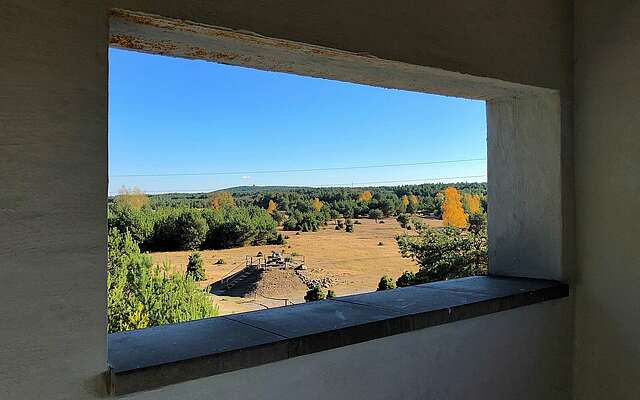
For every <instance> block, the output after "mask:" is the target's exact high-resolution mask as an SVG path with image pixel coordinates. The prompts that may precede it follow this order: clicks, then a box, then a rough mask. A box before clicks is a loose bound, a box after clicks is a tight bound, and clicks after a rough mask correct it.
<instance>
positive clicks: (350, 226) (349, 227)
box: [344, 219, 353, 233]
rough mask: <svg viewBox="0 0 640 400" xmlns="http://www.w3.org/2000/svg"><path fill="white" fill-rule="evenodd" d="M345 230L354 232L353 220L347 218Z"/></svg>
mask: <svg viewBox="0 0 640 400" xmlns="http://www.w3.org/2000/svg"><path fill="white" fill-rule="evenodd" d="M344 230H345V231H346V232H349V233H353V221H351V220H350V219H347V220H346V221H345V224H344Z"/></svg>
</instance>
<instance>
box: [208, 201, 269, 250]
mask: <svg viewBox="0 0 640 400" xmlns="http://www.w3.org/2000/svg"><path fill="white" fill-rule="evenodd" d="M203 217H204V218H205V219H206V221H207V225H208V226H209V233H208V235H207V240H206V242H205V244H204V246H205V247H206V248H212V249H227V248H232V247H241V246H245V245H247V244H253V245H259V244H266V243H272V242H273V241H274V240H277V238H276V228H277V226H278V224H277V223H276V221H275V220H274V219H273V218H271V215H269V213H268V212H267V211H266V210H265V209H263V208H260V207H255V206H250V207H233V208H232V207H223V208H220V209H217V210H211V209H207V210H204V211H203Z"/></svg>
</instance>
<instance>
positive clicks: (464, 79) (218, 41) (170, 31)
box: [110, 9, 557, 100]
mask: <svg viewBox="0 0 640 400" xmlns="http://www.w3.org/2000/svg"><path fill="white" fill-rule="evenodd" d="M110 28H111V30H110V45H111V47H114V48H122V49H130V50H135V51H141V52H146V53H151V54H161V55H166V56H174V57H182V58H189V59H197V60H205V61H213V62H218V63H222V64H229V65H237V66H244V67H250V68H256V69H261V70H266V71H277V72H287V73H293V74H297V75H305V76H313V77H320V78H326V79H333V80H340V81H348V82H354V83H361V84H366V85H372V86H380V87H385V88H394V89H402V90H410V91H418V92H427V93H434V94H440V95H445V96H455V97H465V98H471V99H482V100H489V99H495V98H503V97H514V96H535V95H547V94H549V93H555V92H557V91H555V90H551V89H544V88H538V87H534V86H527V85H522V84H516V83H510V82H504V81H500V80H497V79H492V78H483V77H476V76H471V75H465V74H461V73H456V72H450V71H445V70H442V69H438V68H432V67H428V66H419V65H411V64H406V63H403V62H398V61H390V60H384V59H381V58H377V57H375V56H374V55H371V54H366V53H353V52H348V51H342V50H337V49H329V48H325V47H321V46H315V45H310V44H304V43H297V42H292V41H289V40H282V39H276V38H268V37H264V36H261V35H258V34H255V33H252V32H247V31H239V30H231V29H228V28H223V27H214V26H207V25H202V24H199V23H195V22H190V21H182V20H175V19H170V18H164V17H160V16H155V15H149V14H145V13H140V12H132V11H125V10H120V9H115V10H113V11H112V16H111V21H110Z"/></svg>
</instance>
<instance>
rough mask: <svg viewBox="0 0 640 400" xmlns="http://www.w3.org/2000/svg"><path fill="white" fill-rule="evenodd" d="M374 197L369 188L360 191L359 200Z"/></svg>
mask: <svg viewBox="0 0 640 400" xmlns="http://www.w3.org/2000/svg"><path fill="white" fill-rule="evenodd" d="M372 198H373V195H372V194H371V192H370V191H368V190H367V191H366V192H362V193H360V196H358V200H360V201H371V199H372Z"/></svg>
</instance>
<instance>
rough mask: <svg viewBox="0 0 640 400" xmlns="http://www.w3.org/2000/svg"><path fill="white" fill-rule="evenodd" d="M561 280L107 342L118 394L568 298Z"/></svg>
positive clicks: (372, 297) (435, 292) (426, 294)
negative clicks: (559, 281)
mask: <svg viewBox="0 0 640 400" xmlns="http://www.w3.org/2000/svg"><path fill="white" fill-rule="evenodd" d="M568 295H569V288H568V286H567V285H565V284H562V283H558V282H555V281H548V280H539V279H526V278H507V277H496V276H482V277H471V278H463V279H455V280H449V281H442V282H435V283H429V284H423V285H416V286H411V287H407V288H399V289H393V290H388V291H384V292H374V293H366V294H359V295H352V296H345V297H339V298H336V299H334V300H323V301H316V302H311V303H306V304H298V305H292V306H287V307H280V308H273V309H269V310H261V311H254V312H248V313H242V314H234V315H226V316H223V317H215V318H209V319H204V320H199V321H192V322H186V323H180V324H172V325H164V326H158V327H153V328H148V329H141V330H136V331H128V332H119V333H114V334H110V335H109V336H108V346H109V348H108V358H109V360H108V361H109V373H108V387H109V392H110V393H112V394H116V395H120V394H127V393H133V392H138V391H144V390H151V389H156V388H159V387H161V386H166V385H170V384H175V383H179V382H184V381H188V380H192V379H198V378H203V377H206V376H211V375H215V374H220V373H223V372H230V371H234V370H238V369H242V368H248V367H254V366H258V365H261V364H265V363H270V362H274V361H280V360H285V359H287V358H292V357H297V356H301V355H305V354H311V353H315V352H319V351H323V350H328V349H334V348H338V347H342V346H348V345H351V344H355V343H360V342H364V341H367V340H373V339H377V338H381V337H385V336H390V335H396V334H399V333H404V332H409V331H412V330H416V329H424V328H428V327H430V326H436V325H441V324H446V323H449V322H455V321H459V320H463V319H467V318H473V317H478V316H481V315H486V314H491V313H495V312H499V311H504V310H508V309H512V308H516V307H522V306H526V305H530V304H534V303H538V302H542V301H547V300H552V299H557V298H561V297H566V296H568Z"/></svg>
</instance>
